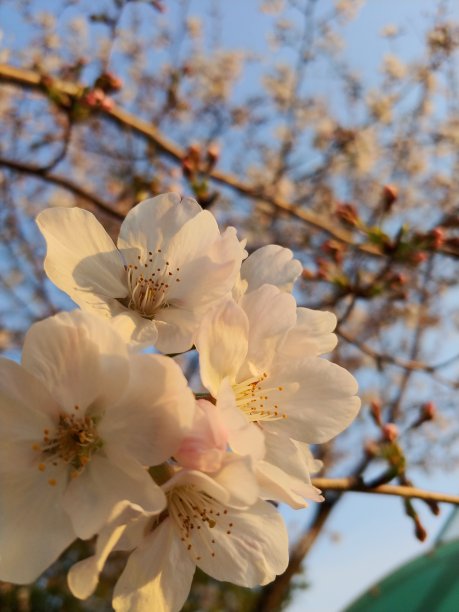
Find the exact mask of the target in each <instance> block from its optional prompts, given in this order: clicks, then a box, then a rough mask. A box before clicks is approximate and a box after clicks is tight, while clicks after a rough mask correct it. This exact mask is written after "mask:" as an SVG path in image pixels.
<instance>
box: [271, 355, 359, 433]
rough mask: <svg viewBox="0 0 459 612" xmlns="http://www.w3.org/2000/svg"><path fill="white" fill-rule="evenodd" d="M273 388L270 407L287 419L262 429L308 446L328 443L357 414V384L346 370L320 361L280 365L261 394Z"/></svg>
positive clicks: (305, 360)
mask: <svg viewBox="0 0 459 612" xmlns="http://www.w3.org/2000/svg"><path fill="white" fill-rule="evenodd" d="M268 387H270V390H269V392H268V395H269V402H270V404H275V405H277V406H278V410H279V413H281V414H285V418H281V419H278V420H275V421H262V423H261V424H262V427H263V429H267V430H271V431H279V432H283V433H285V434H286V435H287V436H289V437H291V438H293V439H294V440H299V441H301V442H307V443H308V444H320V443H323V442H327V441H328V440H330V439H331V438H333V437H334V436H336V435H338V434H339V433H341V432H342V431H343V430H344V429H346V427H348V426H349V425H350V424H351V423H352V421H353V420H354V419H355V417H356V416H357V414H358V411H359V409H360V399H359V398H358V397H356V396H355V395H354V394H355V393H357V382H356V380H355V378H354V377H353V376H352V375H351V374H349V372H348V371H347V370H345V369H344V368H341V367H340V366H338V365H336V364H334V363H330V362H329V361H327V360H325V359H321V358H320V357H316V358H314V357H311V358H306V359H303V360H301V361H294V362H293V363H290V362H279V363H278V364H277V365H276V367H275V368H273V371H272V372H270V374H269V377H268V378H267V379H266V380H264V381H263V382H262V383H261V385H260V390H261V392H263V390H264V389H267V388H268Z"/></svg>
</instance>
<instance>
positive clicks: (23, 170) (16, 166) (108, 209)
mask: <svg viewBox="0 0 459 612" xmlns="http://www.w3.org/2000/svg"><path fill="white" fill-rule="evenodd" d="M0 166H3V167H5V168H9V169H10V170H13V171H15V172H18V173H20V174H29V175H32V176H35V177H36V178H38V179H41V180H42V181H46V182H49V183H53V184H54V185H57V186H59V187H62V188H63V189H66V190H67V191H70V192H71V193H73V194H74V195H76V196H78V197H80V198H82V199H83V200H85V201H86V202H88V203H89V204H92V205H93V206H95V207H96V208H98V209H100V210H102V211H103V212H105V213H108V214H109V215H111V216H112V217H115V218H117V219H124V216H125V215H124V214H123V213H122V212H119V211H117V210H116V209H115V208H113V206H112V205H111V204H109V203H108V202H105V200H102V199H101V198H100V197H99V196H98V195H96V194H95V193H91V192H89V191H87V190H86V189H84V188H83V187H81V186H80V185H78V183H76V182H75V181H72V179H69V178H67V177H66V176H62V175H60V174H54V173H52V172H48V171H47V170H46V168H41V167H40V166H35V165H34V164H29V163H26V162H19V161H16V160H13V159H7V158H5V157H0Z"/></svg>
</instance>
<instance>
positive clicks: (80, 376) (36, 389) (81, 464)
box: [0, 311, 194, 583]
mask: <svg viewBox="0 0 459 612" xmlns="http://www.w3.org/2000/svg"><path fill="white" fill-rule="evenodd" d="M0 389H1V390H0V425H1V427H0V458H1V461H0V487H1V490H2V495H1V498H0V551H1V553H0V578H1V579H2V580H6V581H12V582H18V583H26V582H30V581H32V580H34V579H35V578H36V577H37V576H38V575H39V574H40V573H41V572H42V571H44V570H45V569H46V568H47V567H48V566H49V565H50V564H51V563H52V562H53V561H54V560H55V559H56V558H57V556H58V555H59V554H60V553H61V552H62V551H63V550H64V549H65V548H66V547H67V546H68V545H69V544H70V543H71V542H72V541H73V540H74V539H75V538H76V537H80V538H89V537H91V536H93V535H94V534H95V533H96V532H97V531H98V530H99V529H100V528H101V527H102V526H103V525H104V523H105V522H106V520H107V518H108V516H109V515H110V512H111V511H112V508H113V507H114V506H115V504H117V503H118V502H120V501H122V500H129V501H130V502H131V503H136V504H140V505H141V506H142V508H144V509H146V510H147V511H149V512H154V513H156V512H160V511H161V510H162V509H163V508H164V507H165V505H166V496H165V494H164V492H163V491H162V490H161V489H160V488H159V487H158V486H157V485H156V484H155V483H154V481H153V480H152V479H151V477H150V475H149V474H148V471H147V470H146V469H145V468H146V467H147V466H150V465H156V464H159V463H161V462H163V461H165V460H166V459H167V458H168V457H170V456H171V454H173V453H174V452H175V450H177V448H178V447H179V445H180V443H181V439H182V437H183V435H184V434H185V433H186V431H187V428H188V427H189V425H190V424H191V419H192V415H193V410H194V398H193V395H192V393H191V391H190V390H189V389H188V387H187V383H186V380H185V378H184V377H183V375H182V373H181V371H180V369H179V367H178V366H177V365H176V364H175V363H174V362H173V360H171V359H169V358H167V357H163V356H160V355H130V354H129V353H128V350H127V345H126V343H125V342H123V340H122V338H121V337H120V336H119V335H118V334H117V333H116V332H115V330H114V329H113V327H112V326H111V325H110V324H109V323H108V322H105V321H103V320H101V319H100V318H99V317H96V316H94V315H91V314H88V313H84V312H82V311H75V312H72V313H61V314H59V315H56V316H55V317H51V318H49V319H46V320H44V321H42V322H39V323H36V324H35V325H33V326H32V327H31V329H30V330H29V332H28V334H27V336H26V340H25V344H24V350H23V357H22V365H18V364H17V363H15V362H13V361H10V360H8V359H2V360H0Z"/></svg>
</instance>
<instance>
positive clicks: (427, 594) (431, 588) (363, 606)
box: [343, 540, 459, 612]
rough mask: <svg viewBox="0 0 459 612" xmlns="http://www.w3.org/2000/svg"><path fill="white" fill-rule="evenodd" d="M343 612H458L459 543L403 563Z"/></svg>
mask: <svg viewBox="0 0 459 612" xmlns="http://www.w3.org/2000/svg"><path fill="white" fill-rule="evenodd" d="M343 612H459V540H455V541H453V542H448V543H446V544H441V545H440V546H437V547H436V548H434V549H433V550H432V551H430V552H429V553H427V554H425V555H422V556H421V557H417V558H416V559H414V560H413V561H410V562H408V563H406V564H405V565H403V566H402V567H400V568H398V569H397V570H396V571H394V572H393V573H392V574H390V575H389V576H386V577H385V578H383V579H382V580H380V581H378V582H377V583H375V584H374V585H373V586H372V587H371V588H370V589H368V591H366V593H364V595H362V596H361V597H359V599H357V600H356V601H354V602H353V603H352V604H351V605H350V606H349V607H348V608H346V609H345V610H344V611H343Z"/></svg>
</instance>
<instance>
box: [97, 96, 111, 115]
mask: <svg viewBox="0 0 459 612" xmlns="http://www.w3.org/2000/svg"><path fill="white" fill-rule="evenodd" d="M113 106H114V103H113V100H112V99H111V98H107V97H105V98H104V99H103V100H102V102H101V103H100V108H102V109H103V110H104V111H107V112H110V111H111V110H113Z"/></svg>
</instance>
